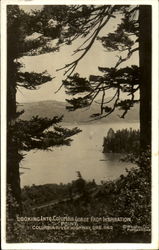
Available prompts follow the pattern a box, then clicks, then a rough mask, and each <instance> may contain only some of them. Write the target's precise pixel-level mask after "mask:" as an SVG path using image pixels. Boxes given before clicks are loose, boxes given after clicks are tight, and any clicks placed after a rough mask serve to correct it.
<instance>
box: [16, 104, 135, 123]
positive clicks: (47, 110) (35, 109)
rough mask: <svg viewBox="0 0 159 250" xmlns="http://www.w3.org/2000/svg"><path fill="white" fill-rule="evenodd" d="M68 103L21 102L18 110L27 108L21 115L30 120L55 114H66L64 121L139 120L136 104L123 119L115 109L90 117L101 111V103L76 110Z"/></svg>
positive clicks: (23, 118) (119, 111)
mask: <svg viewBox="0 0 159 250" xmlns="http://www.w3.org/2000/svg"><path fill="white" fill-rule="evenodd" d="M67 105H68V103H66V102H59V101H52V100H50V101H39V102H30V103H21V104H20V105H19V106H18V111H20V110H23V109H24V110H25V112H24V113H23V114H22V115H21V116H20V119H22V120H29V119H30V118H31V117H32V116H36V115H38V116H40V117H47V118H52V117H54V116H60V115H64V118H63V122H64V123H88V122H91V123H97V122H98V123H105V122H109V123H112V122H123V121H124V122H139V105H138V104H136V105H135V106H134V107H133V108H132V109H131V110H129V111H128V113H127V115H126V117H125V119H121V118H120V117H119V115H121V114H122V111H121V110H116V111H114V112H113V113H112V114H111V115H110V116H108V117H106V118H103V119H100V120H93V121H90V120H92V118H91V117H90V116H91V115H92V114H94V113H98V112H99V108H100V106H99V104H97V103H93V104H92V105H91V107H90V108H84V109H78V110H76V111H68V110H67V109H66V106H67Z"/></svg>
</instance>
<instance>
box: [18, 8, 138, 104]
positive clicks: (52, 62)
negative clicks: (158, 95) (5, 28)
mask: <svg viewBox="0 0 159 250" xmlns="http://www.w3.org/2000/svg"><path fill="white" fill-rule="evenodd" d="M41 7H42V6H34V5H32V6H26V5H25V6H21V8H23V10H25V11H27V12H29V11H30V10H31V9H41ZM119 20H120V17H118V18H116V19H113V21H111V22H110V23H109V24H108V25H107V26H106V28H105V29H103V30H102V31H101V33H100V34H99V35H103V34H104V35H106V33H109V32H110V31H113V30H114V29H115V27H116V25H117V23H118V22H119ZM82 41H83V40H82V39H78V40H76V41H75V42H74V43H73V44H72V45H65V46H62V47H61V48H60V51H59V52H53V53H48V54H44V55H39V56H25V57H23V58H21V59H20V62H21V63H22V64H23V68H22V70H23V71H28V72H32V71H34V72H38V73H40V72H43V71H45V70H47V72H48V73H49V74H50V75H51V76H52V77H55V78H54V79H53V80H52V81H50V82H48V83H45V84H43V85H41V86H40V87H39V88H38V89H37V90H26V89H24V88H19V89H18V90H17V102H19V103H24V102H35V101H44V100H57V101H65V99H66V98H69V96H68V95H66V94H65V90H64V88H62V89H61V90H60V91H59V92H58V93H55V92H56V91H57V89H58V88H59V86H60V85H61V83H62V79H65V76H64V75H63V73H64V70H63V71H62V70H61V71H58V72H57V71H56V70H57V69H59V68H61V67H63V66H64V65H65V64H67V63H70V62H72V61H73V60H74V59H75V57H74V56H72V54H73V51H74V50H75V49H77V48H78V47H79V46H80V45H81V43H82ZM54 42H55V41H54ZM77 56H79V54H76V57H77ZM117 60H118V58H117V53H116V52H106V51H105V49H104V48H103V46H102V45H101V43H100V42H99V41H95V42H94V45H93V46H92V48H91V49H90V51H89V52H88V54H87V55H86V56H85V57H84V58H83V59H82V60H81V61H80V63H79V64H78V66H77V68H76V70H75V72H74V73H76V72H78V73H79V74H80V76H81V77H89V75H90V74H97V75H99V74H100V71H99V70H98V66H101V67H112V66H114V65H115V64H116V62H117ZM132 64H138V54H137V53H134V55H133V56H132V57H131V59H130V60H129V62H126V64H124V63H123V64H122V67H124V66H126V65H132ZM112 94H113V93H112V90H111V91H109V93H108V96H111V95H112Z"/></svg>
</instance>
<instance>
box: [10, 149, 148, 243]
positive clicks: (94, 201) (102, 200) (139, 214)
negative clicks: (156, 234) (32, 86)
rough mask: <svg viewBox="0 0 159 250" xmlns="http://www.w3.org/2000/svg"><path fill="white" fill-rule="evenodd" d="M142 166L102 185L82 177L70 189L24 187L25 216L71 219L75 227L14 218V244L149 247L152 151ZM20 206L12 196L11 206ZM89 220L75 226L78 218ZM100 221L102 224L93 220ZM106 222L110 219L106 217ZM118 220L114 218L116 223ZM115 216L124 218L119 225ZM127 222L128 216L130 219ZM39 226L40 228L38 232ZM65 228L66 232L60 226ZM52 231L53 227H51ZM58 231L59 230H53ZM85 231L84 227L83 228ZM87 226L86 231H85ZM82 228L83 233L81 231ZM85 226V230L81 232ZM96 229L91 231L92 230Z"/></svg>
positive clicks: (11, 224)
mask: <svg viewBox="0 0 159 250" xmlns="http://www.w3.org/2000/svg"><path fill="white" fill-rule="evenodd" d="M134 161H135V162H136V163H137V164H138V165H140V167H137V168H134V169H131V170H129V171H128V170H127V175H126V176H123V175H121V176H120V178H119V179H117V180H115V181H107V182H105V183H102V184H101V185H97V184H96V183H95V181H94V180H93V181H92V182H87V181H85V180H84V179H83V178H82V176H81V174H80V173H79V172H78V179H77V180H76V181H73V182H72V183H70V184H67V185H63V184H60V185H57V184H48V185H41V186H35V185H33V186H31V187H24V188H23V190H22V197H23V214H22V215H19V216H23V217H27V218H28V217H41V216H43V217H47V218H48V217H52V218H53V216H55V217H56V218H59V217H70V218H73V224H70V223H68V224H67V223H66V221H65V223H64V224H61V223H62V222H61V221H60V222H59V220H55V221H50V220H49V219H45V221H25V219H23V221H20V219H17V218H20V217H17V218H15V219H12V221H10V220H9V218H7V219H8V222H7V241H8V242H52V243H53V242H54V243H58V242H60V243H62V242H64V243H71V242H72V243H115V242H118V243H148V242H150V241H151V232H150V228H151V174H150V173H151V171H150V152H149V151H148V152H146V153H143V154H142V155H141V157H140V158H136V159H135V160H134ZM10 205H12V207H13V209H14V207H16V203H15V202H14V200H13V198H12V197H11V196H8V206H10ZM77 217H78V218H82V220H83V218H88V219H87V221H81V220H80V219H79V221H78V222H77V223H76V225H75V224H74V220H75V218H77ZM91 217H92V218H93V217H94V218H98V219H97V220H93V219H91ZM103 217H104V218H106V221H104V220H103V219H100V218H103ZM111 218H113V219H111ZM114 218H120V219H118V221H114ZM121 218H128V220H124V219H121ZM35 226H36V227H37V228H38V229H35ZM56 226H57V227H58V226H61V229H60V230H59V229H58V228H55V227H56ZM49 227H50V229H49ZM51 227H54V228H51ZM80 227H81V228H80ZM82 227H83V228H82ZM77 228H78V229H77ZM79 228H80V229H79ZM88 228H90V229H88Z"/></svg>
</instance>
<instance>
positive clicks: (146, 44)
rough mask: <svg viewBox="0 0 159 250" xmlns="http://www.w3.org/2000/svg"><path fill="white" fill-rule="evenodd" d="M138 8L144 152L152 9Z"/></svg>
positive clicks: (148, 119) (148, 121) (144, 146)
mask: <svg viewBox="0 0 159 250" xmlns="http://www.w3.org/2000/svg"><path fill="white" fill-rule="evenodd" d="M139 8H140V9H139V31H140V37H139V47H140V49H139V58H140V59H139V60H140V62H139V63H140V69H141V81H140V147H141V151H145V150H146V149H147V148H148V147H149V146H151V93H152V91H151V88H152V80H151V70H152V58H151V57H152V53H151V52H152V41H151V40H152V38H151V36H152V33H151V31H152V27H151V26H152V21H151V20H152V18H151V17H152V14H151V13H152V9H151V6H150V5H147V6H146V5H140V7H139Z"/></svg>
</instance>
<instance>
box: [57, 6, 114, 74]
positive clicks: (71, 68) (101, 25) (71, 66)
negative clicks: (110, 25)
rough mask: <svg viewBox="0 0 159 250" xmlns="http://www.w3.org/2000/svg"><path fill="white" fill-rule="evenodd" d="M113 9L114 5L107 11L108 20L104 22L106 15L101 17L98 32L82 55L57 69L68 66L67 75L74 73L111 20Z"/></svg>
mask: <svg viewBox="0 0 159 250" xmlns="http://www.w3.org/2000/svg"><path fill="white" fill-rule="evenodd" d="M113 9H114V7H112V8H111V10H110V13H109V11H107V17H106V20H105V21H104V22H103V20H104V17H103V18H102V19H101V21H100V23H99V26H98V28H97V29H96V32H95V33H94V36H93V37H92V39H91V41H90V43H89V44H88V46H87V47H86V48H85V51H84V52H83V53H82V55H81V56H80V57H79V58H78V59H76V60H74V61H73V62H71V63H69V64H67V65H65V66H64V67H63V68H60V69H57V71H59V70H62V69H65V68H68V69H67V70H66V72H65V75H66V74H67V73H69V75H68V76H70V75H71V74H72V73H73V71H74V70H75V68H76V67H77V64H78V63H79V61H80V60H81V59H82V58H83V57H84V56H85V55H86V54H87V53H88V51H89V50H90V48H91V47H92V45H93V43H94V41H95V39H96V37H97V36H98V34H99V32H100V30H101V29H102V28H103V27H104V26H105V25H106V24H107V22H108V21H109V19H110V17H111V14H112V12H113ZM102 22H103V23H102Z"/></svg>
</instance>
